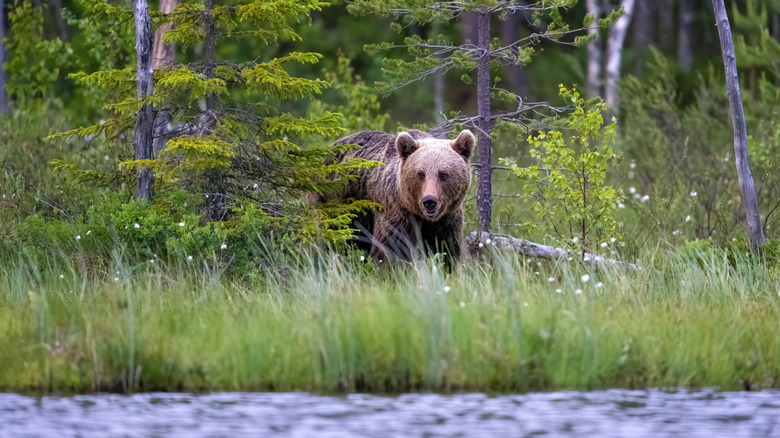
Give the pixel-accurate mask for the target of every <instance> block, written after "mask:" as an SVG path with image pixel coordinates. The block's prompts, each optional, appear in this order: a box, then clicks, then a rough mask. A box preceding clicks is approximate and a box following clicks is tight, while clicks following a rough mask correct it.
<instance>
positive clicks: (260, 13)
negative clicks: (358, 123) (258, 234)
mask: <svg viewBox="0 0 780 438" xmlns="http://www.w3.org/2000/svg"><path fill="white" fill-rule="evenodd" d="M86 5H87V6H88V9H90V10H92V11H101V12H102V13H105V12H106V11H110V13H111V14H114V15H116V16H124V17H127V18H128V19H132V11H129V10H127V9H124V8H122V7H119V6H114V5H109V4H106V3H103V2H101V1H95V0H88V1H87V2H86ZM326 5H327V3H325V2H322V1H318V0H303V1H290V0H271V1H262V0H243V1H240V0H239V1H228V2H224V3H222V4H219V5H214V4H213V2H212V1H211V0H208V1H206V3H205V4H204V3H196V2H188V1H185V2H182V3H181V4H180V5H179V6H178V7H177V8H176V9H175V10H173V11H172V12H170V13H168V14H164V13H159V12H150V15H151V17H152V20H153V21H154V23H155V24H156V25H157V26H163V25H172V27H171V28H170V29H171V30H168V31H167V32H166V33H165V35H164V37H163V39H164V41H165V42H166V43H170V44H175V45H176V46H177V47H178V48H182V49H186V48H189V47H192V46H194V45H202V46H203V48H204V50H203V52H204V53H205V54H204V59H201V60H198V61H196V62H191V63H189V64H177V65H161V66H159V68H157V69H156V70H155V71H154V81H153V82H154V86H153V94H152V95H150V96H146V97H141V98H138V97H136V96H135V94H134V93H133V91H134V88H135V87H134V79H135V76H136V72H135V70H134V69H133V68H132V67H128V68H125V69H121V70H110V71H98V72H95V73H89V74H88V73H79V74H76V75H73V76H74V77H75V79H77V80H78V81H81V82H84V83H87V84H90V85H92V86H95V87H100V88H102V89H104V90H106V92H107V93H106V94H107V95H108V94H109V92H110V93H113V94H114V95H117V96H120V99H119V100H118V101H117V102H115V103H112V104H109V105H107V106H106V108H107V109H109V110H110V111H111V112H112V113H113V117H112V118H110V119H108V120H106V121H105V122H103V123H100V124H96V125H92V126H89V127H83V128H78V129H74V130H72V131H69V132H66V133H62V134H58V135H56V137H94V136H99V135H105V136H106V137H107V138H111V139H124V140H122V141H123V143H125V144H129V143H128V141H127V139H126V136H129V133H130V131H131V129H132V126H133V121H134V118H135V114H136V112H137V111H138V110H139V109H140V108H142V107H144V106H145V105H152V107H153V108H154V112H155V114H156V113H159V112H165V113H166V114H167V117H168V120H169V125H170V126H172V127H173V128H172V129H171V130H169V131H170V132H164V130H160V129H157V130H156V135H164V136H165V138H164V139H163V140H166V141H167V145H166V147H165V148H164V149H163V150H162V151H160V152H159V154H158V156H157V157H155V158H154V159H144V160H127V161H124V162H123V163H121V166H119V169H118V170H117V173H120V174H121V173H123V175H119V176H118V175H116V174H100V173H97V172H94V171H89V172H85V171H81V172H80V173H79V175H80V177H81V178H86V179H88V178H91V179H99V180H101V181H106V182H107V181H112V180H118V179H122V178H125V179H126V178H128V177H131V178H132V175H129V174H130V171H131V170H133V169H136V168H138V167H148V168H152V169H154V172H155V176H156V181H155V189H156V190H158V189H163V190H164V189H166V188H170V187H174V186H178V187H184V188H186V189H187V190H188V191H189V192H190V193H195V194H198V195H199V196H200V199H199V203H198V205H199V206H200V207H201V213H202V214H203V215H204V216H207V217H208V218H209V219H211V220H224V219H227V218H229V217H231V215H232V214H233V213H235V212H237V211H239V210H240V209H242V208H243V206H244V205H246V204H247V203H251V204H253V205H254V206H257V207H259V208H260V210H261V211H263V212H264V213H265V214H268V215H271V216H286V217H288V218H292V219H294V221H297V222H299V230H300V231H301V232H304V233H308V234H310V235H313V234H315V233H321V232H323V231H324V233H325V234H324V236H325V237H326V238H328V239H330V240H344V239H346V238H347V237H348V236H349V226H350V225H351V222H352V218H353V217H354V215H355V213H356V212H358V211H359V210H361V209H363V208H366V207H368V206H369V205H368V203H366V202H355V203H352V204H349V205H346V206H333V207H332V208H330V209H329V208H327V206H326V207H325V208H320V209H318V210H317V211H318V213H319V214H321V215H325V216H326V217H324V218H321V219H324V220H323V221H322V223H324V225H325V230H319V229H315V228H314V226H313V225H312V222H308V223H306V224H303V223H302V222H301V221H300V219H301V215H302V214H303V209H301V208H297V209H296V208H294V204H295V203H291V202H287V201H285V199H288V200H289V197H292V196H295V197H300V195H301V193H302V192H304V191H313V192H324V191H330V190H334V189H337V188H338V187H341V186H342V185H343V184H346V183H347V182H348V181H350V180H351V179H353V178H355V176H356V173H357V172H358V171H359V170H361V169H365V168H368V167H371V166H373V165H375V163H372V162H367V161H364V160H358V159H355V160H348V161H345V162H343V163H335V160H333V158H334V157H335V155H336V154H338V153H339V152H343V151H344V150H345V149H346V148H347V147H341V148H331V147H328V146H327V145H326V144H327V141H322V144H323V146H322V147H316V148H311V147H310V148H306V149H304V148H301V147H300V146H299V145H298V144H297V142H298V141H299V140H302V139H307V138H311V137H318V138H323V137H332V136H335V135H337V134H340V133H342V132H343V129H342V128H341V119H342V116H341V115H340V114H337V113H330V112H325V113H323V114H319V115H317V116H310V117H297V116H295V115H293V114H291V113H288V112H282V111H281V110H280V109H279V108H280V107H281V106H282V104H283V102H285V101H287V100H295V99H301V98H306V99H313V98H316V96H318V95H319V94H320V93H321V92H322V91H323V90H324V89H325V88H326V87H328V85H329V84H328V83H327V82H325V81H323V80H320V79H304V78H298V77H294V76H292V75H290V74H289V73H288V72H287V71H286V67H287V66H288V65H290V64H294V63H304V64H305V63H316V62H318V61H319V60H320V58H321V56H320V55H319V54H317V53H301V52H293V53H289V54H287V55H284V56H278V57H275V58H272V59H268V60H264V61H261V60H255V61H249V62H236V61H231V60H223V59H218V58H217V57H216V53H217V52H216V48H217V47H218V45H219V44H220V42H221V41H223V40H225V39H231V38H255V39H259V40H260V41H262V42H263V43H265V44H268V45H273V44H276V43H278V42H280V41H285V40H287V41H296V40H300V37H299V36H298V35H297V34H296V32H295V30H294V28H293V25H292V24H293V23H294V22H296V21H300V20H305V19H308V17H309V14H310V13H311V12H313V11H318V10H320V9H321V8H323V7H324V6H326ZM56 164H57V166H59V167H60V168H66V169H68V170H70V171H76V169H73V168H72V167H69V166H67V165H66V164H65V163H62V162H58V163H56ZM280 199H281V201H280Z"/></svg>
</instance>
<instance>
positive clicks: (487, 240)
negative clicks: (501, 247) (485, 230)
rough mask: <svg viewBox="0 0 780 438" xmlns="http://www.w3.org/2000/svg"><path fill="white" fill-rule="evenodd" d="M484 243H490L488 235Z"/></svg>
mask: <svg viewBox="0 0 780 438" xmlns="http://www.w3.org/2000/svg"><path fill="white" fill-rule="evenodd" d="M485 243H486V244H488V245H490V237H488V238H487V239H485Z"/></svg>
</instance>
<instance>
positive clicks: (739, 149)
mask: <svg viewBox="0 0 780 438" xmlns="http://www.w3.org/2000/svg"><path fill="white" fill-rule="evenodd" d="M712 8H713V10H714V11H715V22H716V25H717V26H718V35H719V36H720V48H721V52H722V53H723V66H724V69H725V71H726V93H727V94H728V97H729V107H730V109H731V122H732V125H733V127H734V155H735V157H736V159H735V160H734V161H735V162H736V165H737V178H738V179H739V188H740V191H741V192H742V204H743V206H744V207H745V217H746V219H747V226H748V235H749V238H750V245H751V247H752V248H757V247H759V246H761V245H763V244H764V230H763V228H762V227H761V215H760V212H759V210H758V199H757V198H756V187H755V185H754V183H753V174H752V172H751V171H750V159H749V158H748V149H747V147H748V145H747V126H746V125H745V113H744V110H743V108H742V94H741V93H740V90H739V77H738V76H737V59H736V56H735V54H734V42H733V41H732V39H731V27H730V26H729V18H728V15H727V14H726V5H725V4H724V3H723V0H712Z"/></svg>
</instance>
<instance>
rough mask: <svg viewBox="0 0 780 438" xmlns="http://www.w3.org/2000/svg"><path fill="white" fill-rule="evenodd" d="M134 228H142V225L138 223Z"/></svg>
mask: <svg viewBox="0 0 780 438" xmlns="http://www.w3.org/2000/svg"><path fill="white" fill-rule="evenodd" d="M133 227H134V228H141V225H140V224H138V223H136V224H135V225H133Z"/></svg>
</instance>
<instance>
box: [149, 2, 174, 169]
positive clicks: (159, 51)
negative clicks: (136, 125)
mask: <svg viewBox="0 0 780 438" xmlns="http://www.w3.org/2000/svg"><path fill="white" fill-rule="evenodd" d="M178 5H179V0H160V12H162V13H163V14H170V13H171V12H172V11H173V10H174V9H176V7H177V6H178ZM172 28H173V25H172V24H170V23H169V24H164V25H162V26H160V27H158V28H157V30H156V31H155V32H154V50H153V51H152V53H153V57H152V68H153V69H154V70H157V69H158V68H160V67H163V66H169V65H173V62H174V60H175V55H176V54H175V52H174V47H173V44H166V43H165V42H163V35H165V32H168V31H169V30H171V29H172ZM168 122H169V114H168V111H166V110H164V109H160V110H159V111H158V112H157V116H155V118H154V153H155V154H157V153H159V152H160V151H161V150H162V149H164V148H165V143H166V138H165V135H166V126H167V125H168Z"/></svg>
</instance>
